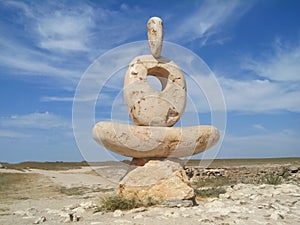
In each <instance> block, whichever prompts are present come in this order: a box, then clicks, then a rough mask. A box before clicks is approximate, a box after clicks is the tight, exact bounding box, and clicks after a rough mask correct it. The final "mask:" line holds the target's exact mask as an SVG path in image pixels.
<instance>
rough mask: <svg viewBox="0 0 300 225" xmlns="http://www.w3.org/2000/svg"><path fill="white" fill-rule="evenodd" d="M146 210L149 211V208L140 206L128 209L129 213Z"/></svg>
mask: <svg viewBox="0 0 300 225" xmlns="http://www.w3.org/2000/svg"><path fill="white" fill-rule="evenodd" d="M145 211H147V208H145V207H140V208H135V209H131V210H129V211H128V213H139V212H145Z"/></svg>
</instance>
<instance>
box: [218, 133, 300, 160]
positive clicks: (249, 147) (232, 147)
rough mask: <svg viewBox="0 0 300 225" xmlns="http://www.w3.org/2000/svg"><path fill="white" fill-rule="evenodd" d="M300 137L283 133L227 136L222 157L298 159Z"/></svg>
mask: <svg viewBox="0 0 300 225" xmlns="http://www.w3.org/2000/svg"><path fill="white" fill-rule="evenodd" d="M299 145H300V140H299V135H297V134H294V135H291V134H287V133H286V132H285V131H284V130H283V131H281V132H277V133H276V132H273V133H271V132H268V133H265V134H263V135H261V134H259V135H258V134H256V135H247V136H234V135H230V134H227V135H226V137H225V140H224V144H223V146H222V149H223V150H222V151H221V153H220V157H222V156H223V157H224V156H226V158H248V157H257V156H259V157H269V158H270V157H293V156H294V157H298V156H299V151H297V149H298V146H299Z"/></svg>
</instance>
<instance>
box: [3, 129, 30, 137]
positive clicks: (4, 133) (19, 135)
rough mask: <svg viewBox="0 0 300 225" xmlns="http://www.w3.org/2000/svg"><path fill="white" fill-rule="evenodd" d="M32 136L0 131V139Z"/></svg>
mask: <svg viewBox="0 0 300 225" xmlns="http://www.w3.org/2000/svg"><path fill="white" fill-rule="evenodd" d="M29 137H31V135H29V134H25V133H22V132H16V131H11V130H0V138H29Z"/></svg>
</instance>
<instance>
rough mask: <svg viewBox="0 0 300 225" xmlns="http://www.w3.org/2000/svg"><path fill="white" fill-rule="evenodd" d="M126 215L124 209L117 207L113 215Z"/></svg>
mask: <svg viewBox="0 0 300 225" xmlns="http://www.w3.org/2000/svg"><path fill="white" fill-rule="evenodd" d="M121 216H124V213H123V212H122V210H120V209H117V210H115V211H114V214H113V217H121Z"/></svg>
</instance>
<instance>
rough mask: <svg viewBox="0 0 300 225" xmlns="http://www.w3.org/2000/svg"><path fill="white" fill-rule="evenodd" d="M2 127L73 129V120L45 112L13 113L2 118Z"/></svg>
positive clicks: (0, 120)
mask: <svg viewBox="0 0 300 225" xmlns="http://www.w3.org/2000/svg"><path fill="white" fill-rule="evenodd" d="M0 125H1V127H6V128H11V129H14V128H32V129H34V128H37V129H45V130H49V129H57V128H58V129H71V122H68V121H66V120H65V119H63V118H62V117H60V116H57V115H55V114H52V113H49V112H45V113H38V112H35V113H30V114H25V115H12V116H10V117H1V118H0Z"/></svg>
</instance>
